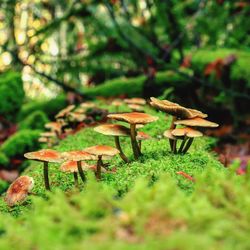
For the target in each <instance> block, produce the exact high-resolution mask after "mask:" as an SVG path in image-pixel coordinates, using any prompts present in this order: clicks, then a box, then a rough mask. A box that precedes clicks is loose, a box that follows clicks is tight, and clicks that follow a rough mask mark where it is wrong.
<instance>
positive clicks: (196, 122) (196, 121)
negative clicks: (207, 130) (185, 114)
mask: <svg viewBox="0 0 250 250" xmlns="http://www.w3.org/2000/svg"><path fill="white" fill-rule="evenodd" d="M174 124H176V125H185V126H191V127H211V128H216V127H218V126H219V124H217V123H215V122H210V121H208V120H205V119H203V118H200V117H196V118H192V119H185V120H177V121H175V122H174Z"/></svg>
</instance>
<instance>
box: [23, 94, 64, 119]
mask: <svg viewBox="0 0 250 250" xmlns="http://www.w3.org/2000/svg"><path fill="white" fill-rule="evenodd" d="M66 105H67V101H66V97H65V95H60V96H58V97H56V98H54V99H52V100H49V101H31V102H28V103H27V104H24V105H23V106H22V109H21V112H20V114H19V116H18V119H19V121H21V120H23V119H24V118H25V117H26V116H28V115H30V114H31V113H33V112H34V111H43V112H44V113H46V114H47V116H48V117H49V118H50V119H53V118H54V115H56V114H57V113H58V112H59V111H60V110H61V109H63V108H64V107H65V106H66Z"/></svg>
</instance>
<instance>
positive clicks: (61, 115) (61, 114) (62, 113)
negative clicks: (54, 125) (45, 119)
mask: <svg viewBox="0 0 250 250" xmlns="http://www.w3.org/2000/svg"><path fill="white" fill-rule="evenodd" d="M74 108H75V105H69V106H68V107H66V108H64V109H62V110H61V111H60V112H59V113H58V114H57V115H56V116H55V118H56V119H58V118H64V117H66V116H67V115H68V114H69V113H70V112H71V111H72V110H73V109H74Z"/></svg>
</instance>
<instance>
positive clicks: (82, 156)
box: [61, 150, 97, 161]
mask: <svg viewBox="0 0 250 250" xmlns="http://www.w3.org/2000/svg"><path fill="white" fill-rule="evenodd" d="M61 157H62V158H64V159H66V160H68V161H87V160H96V159H97V158H96V157H95V156H94V155H92V154H89V153H87V152H86V151H83V150H75V151H69V152H63V153H62V154H61Z"/></svg>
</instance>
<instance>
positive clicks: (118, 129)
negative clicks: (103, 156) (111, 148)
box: [94, 124, 130, 163]
mask: <svg viewBox="0 0 250 250" xmlns="http://www.w3.org/2000/svg"><path fill="white" fill-rule="evenodd" d="M94 130H95V131H96V132H98V133H101V134H103V135H108V136H114V139H115V146H116V148H117V149H118V150H119V152H120V153H119V155H120V157H121V158H122V159H123V161H125V162H126V163H128V162H129V160H128V158H127V156H126V155H125V154H124V153H123V151H122V148H121V144H120V139H119V137H120V136H130V131H129V129H128V128H126V127H125V126H122V125H118V124H104V125H100V126H98V127H95V128H94Z"/></svg>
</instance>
